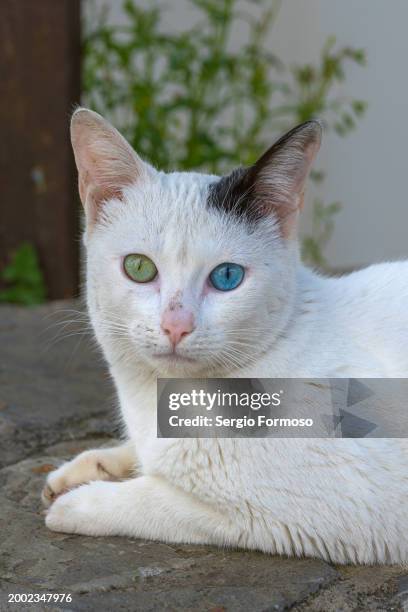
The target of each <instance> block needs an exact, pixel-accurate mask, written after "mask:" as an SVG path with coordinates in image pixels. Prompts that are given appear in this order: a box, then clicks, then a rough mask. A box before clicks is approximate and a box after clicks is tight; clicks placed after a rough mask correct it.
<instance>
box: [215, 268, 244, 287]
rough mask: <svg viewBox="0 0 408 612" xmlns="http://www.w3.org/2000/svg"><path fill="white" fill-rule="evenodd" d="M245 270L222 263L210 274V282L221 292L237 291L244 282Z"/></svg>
mask: <svg viewBox="0 0 408 612" xmlns="http://www.w3.org/2000/svg"><path fill="white" fill-rule="evenodd" d="M244 276H245V270H244V268H243V267H242V266H240V265H239V264H235V263H222V264H220V265H219V266H217V267H216V268H214V270H213V271H212V272H211V274H210V281H211V283H212V284H213V286H214V287H215V288H216V289H218V290H219V291H231V290H232V289H236V288H237V287H238V286H239V285H240V284H241V283H242V281H243V278H244Z"/></svg>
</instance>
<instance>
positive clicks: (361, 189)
mask: <svg viewBox="0 0 408 612" xmlns="http://www.w3.org/2000/svg"><path fill="white" fill-rule="evenodd" d="M88 1H89V0H86V2H88ZM105 1H106V0H105ZM271 1H272V0H271ZM97 2H98V3H99V4H101V3H103V2H104V0H97ZM109 4H110V5H111V6H112V8H113V15H114V19H115V20H116V19H120V5H121V1H120V0H110V1H109ZM165 4H168V6H169V14H168V18H167V19H168V27H169V28H177V29H179V28H183V25H184V24H187V23H191V17H192V15H191V12H186V8H185V7H186V3H185V0H173V1H168V2H165ZM407 23H408V1H407V0H392V2H386V0H283V2H282V6H281V9H280V15H279V17H278V20H277V22H276V24H275V28H274V31H273V32H272V36H271V48H272V49H273V50H274V51H275V52H276V53H277V54H278V55H279V56H281V57H282V58H283V59H284V60H285V61H286V62H289V63H291V62H302V61H314V60H316V58H317V57H318V53H319V49H320V47H321V45H322V43H323V41H324V40H325V39H326V37H327V36H328V35H330V34H334V35H335V36H336V37H337V40H338V42H339V44H341V45H343V44H350V45H353V46H357V47H363V48H365V49H366V52H367V56H368V66H367V67H365V68H360V67H353V66H350V69H349V70H348V72H347V80H346V84H345V85H344V86H343V87H342V93H345V94H348V95H352V96H353V97H357V98H362V99H365V100H367V101H368V103H369V107H368V110H367V113H366V116H365V117H364V119H363V120H362V121H361V122H360V123H359V125H358V128H357V130H356V131H355V132H353V133H352V134H350V135H349V136H347V137H346V138H344V139H342V138H340V137H338V136H336V135H334V134H329V135H327V137H326V138H325V141H324V144H323V147H322V151H321V153H320V156H319V160H318V164H319V165H320V166H322V167H323V168H324V169H325V170H326V171H327V174H328V177H327V179H326V182H325V186H324V189H323V192H322V195H323V197H324V198H325V200H326V201H328V202H329V201H333V200H340V201H341V202H342V203H343V210H342V211H341V213H340V214H339V215H338V216H337V221H336V228H335V233H334V236H333V238H332V240H331V242H330V244H329V245H328V248H327V251H326V255H327V258H328V261H329V264H330V265H331V266H333V267H336V268H348V267H354V266H361V265H364V264H367V263H370V262H374V261H381V260H384V259H396V258H401V257H408V238H407V232H408V194H407V188H406V183H407V180H408V151H406V150H405V149H406V142H407V141H408V121H407V119H406V118H407V112H406V111H407V110H408V70H407V63H406V62H407V58H408V35H407V25H406V24H407ZM239 37H240V33H237V36H236V40H235V44H239ZM309 223H310V210H309V214H308V212H307V211H306V213H305V219H304V222H303V225H304V228H306V229H307V227H308V225H309Z"/></svg>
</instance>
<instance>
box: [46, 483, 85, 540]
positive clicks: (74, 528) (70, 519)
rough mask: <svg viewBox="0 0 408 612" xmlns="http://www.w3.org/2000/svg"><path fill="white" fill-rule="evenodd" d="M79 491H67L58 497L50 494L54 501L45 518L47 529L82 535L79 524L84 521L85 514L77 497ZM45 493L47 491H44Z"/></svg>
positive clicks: (79, 498)
mask: <svg viewBox="0 0 408 612" xmlns="http://www.w3.org/2000/svg"><path fill="white" fill-rule="evenodd" d="M47 486H48V485H47ZM81 488H82V487H81ZM45 489H47V487H45ZM79 490H80V489H77V490H74V491H69V492H68V493H65V494H64V495H58V497H57V496H56V494H55V493H54V492H52V493H51V495H52V494H53V495H54V496H53V499H54V500H55V501H54V502H53V503H52V505H51V506H50V508H49V510H48V512H47V516H46V518H45V524H46V526H47V527H48V529H51V531H59V532H63V533H83V532H82V531H81V523H82V522H83V521H84V519H85V517H86V514H87V513H86V507H85V506H84V504H83V502H82V500H81V496H78V495H77V493H78V492H79ZM51 491H52V489H51ZM47 493H48V491H46V494H47Z"/></svg>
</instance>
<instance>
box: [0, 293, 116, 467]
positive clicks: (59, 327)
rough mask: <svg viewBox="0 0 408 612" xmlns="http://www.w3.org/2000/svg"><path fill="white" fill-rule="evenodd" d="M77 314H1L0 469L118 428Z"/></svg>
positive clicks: (46, 309)
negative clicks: (62, 442) (61, 444)
mask: <svg viewBox="0 0 408 612" xmlns="http://www.w3.org/2000/svg"><path fill="white" fill-rule="evenodd" d="M78 308H79V306H78V304H76V303H75V302H62V303H61V302H56V303H54V304H53V305H51V306H43V307H39V308H13V307H8V306H2V307H1V308H0V467H2V466H4V465H9V464H11V463H13V462H15V461H18V460H19V459H22V458H24V457H27V455H29V454H30V453H33V452H37V451H38V450H39V449H41V448H45V447H46V446H48V445H50V444H54V443H56V442H59V441H60V440H69V439H70V438H74V437H75V436H76V435H77V432H78V431H80V433H81V436H85V435H88V434H90V435H92V434H95V433H100V434H105V433H107V432H112V431H113V429H114V427H115V415H114V412H113V410H112V405H113V398H114V392H113V388H112V386H111V384H110V381H109V379H108V376H107V372H106V370H105V369H104V367H103V363H102V359H101V356H100V353H99V352H98V349H97V348H96V346H93V344H92V343H91V342H90V336H89V333H88V334H87V327H86V325H85V324H84V323H82V322H81V321H80V319H83V315H82V316H80V315H79V314H78Z"/></svg>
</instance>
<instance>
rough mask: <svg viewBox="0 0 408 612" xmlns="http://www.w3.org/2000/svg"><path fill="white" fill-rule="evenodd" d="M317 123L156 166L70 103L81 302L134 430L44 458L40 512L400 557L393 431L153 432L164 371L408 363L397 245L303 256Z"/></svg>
mask: <svg viewBox="0 0 408 612" xmlns="http://www.w3.org/2000/svg"><path fill="white" fill-rule="evenodd" d="M320 136H321V128H320V125H319V124H318V123H317V122H314V121H311V122H307V123H305V124H303V125H301V126H299V127H297V128H295V129H294V130H292V131H291V132H289V133H288V134H287V135H286V136H284V137H283V138H281V139H280V140H279V141H278V142H277V143H276V144H275V145H274V146H273V147H272V148H271V149H269V150H268V151H267V152H266V153H265V154H264V155H263V156H262V157H261V158H260V159H259V160H258V162H257V163H256V164H255V165H254V166H253V167H251V168H249V169H241V170H237V171H235V172H233V173H232V174H231V175H230V176H228V177H224V178H221V179H220V178H218V177H216V176H207V175H203V174H198V173H193V172H191V173H177V172H175V173H170V174H165V173H162V172H158V171H156V170H155V169H153V168H152V167H151V166H149V165H148V164H146V163H145V162H143V161H142V160H141V159H140V158H139V157H138V156H137V155H136V154H135V153H134V151H133V150H132V149H131V147H130V146H129V145H128V143H127V142H126V141H125V140H124V139H123V137H122V136H121V135H120V134H119V133H118V132H117V131H116V130H115V129H114V128H113V127H112V126H110V125H109V124H108V123H107V122H106V121H105V120H104V119H103V118H102V117H100V116H99V115H97V114H96V113H93V112H91V111H89V110H86V109H79V110H77V111H76V112H75V113H74V116H73V119H72V143H73V147H74V152H75V159H76V163H77V166H78V171H79V189H80V195H81V199H82V202H83V204H84V208H85V213H86V222H87V223H86V232H85V243H86V247H87V297H88V306H89V312H90V316H91V320H92V323H93V326H94V329H95V333H96V336H97V339H98V341H99V343H100V345H101V347H102V349H103V352H104V354H105V357H106V359H107V361H108V363H109V367H110V371H111V374H112V377H113V379H114V381H115V384H116V388H117V392H118V395H119V400H120V407H121V412H122V416H123V421H124V423H125V425H126V437H127V442H126V443H125V444H124V445H122V446H118V447H117V448H112V449H100V450H92V451H88V452H85V453H82V454H81V455H79V456H78V457H77V458H76V459H74V460H73V461H71V462H69V463H67V464H65V465H63V466H62V467H60V468H59V469H58V470H56V471H55V472H53V473H52V474H50V475H49V477H48V481H47V485H46V487H45V489H44V492H43V498H44V500H45V502H46V503H48V504H50V503H51V506H50V508H49V510H48V514H47V518H46V524H47V525H48V527H49V528H50V529H52V530H54V531H62V532H68V533H81V534H88V535H108V534H109V535H112V534H118V535H126V536H134V537H139V538H151V539H157V540H164V541H167V542H189V543H197V544H217V545H221V546H232V547H244V548H249V549H259V550H262V551H265V552H269V553H284V554H289V555H309V556H316V557H321V558H323V559H326V560H330V561H334V562H339V563H348V562H353V563H372V562H381V563H392V562H403V561H408V504H407V501H408V444H407V443H406V442H405V441H404V440H397V439H393V440H390V439H364V440H363V439H362V440H359V439H297V440H293V439H262V440H259V439H256V440H251V439H220V440H217V439H197V440H194V439H193V440H191V439H171V440H168V439H157V438H156V410H155V408H156V378H157V377H158V376H166V377H193V376H197V377H198V376H200V377H214V376H217V377H349V376H350V377H351V376H355V377H378V376H381V377H385V376H387V377H405V376H407V375H408V263H390V264H382V265H377V266H372V267H371V268H368V269H367V270H363V271H361V272H356V273H353V274H351V275H350V276H347V277H343V278H340V279H330V278H322V277H320V276H318V275H316V274H315V273H313V272H312V271H310V270H307V269H306V268H304V267H303V266H302V264H301V263H300V261H299V255H298V242H297V239H296V226H297V217H298V213H299V210H300V209H301V207H302V203H303V192H304V186H305V181H306V178H307V175H308V172H309V169H310V166H311V164H312V162H313V159H314V157H315V154H316V153H317V151H318V148H319V144H320ZM221 264H225V265H221ZM226 264H228V265H226ZM115 479H116V480H120V481H119V482H118V481H116V482H115V481H114V480H115ZM112 481H113V482H112ZM78 485H81V486H78ZM68 489H72V490H71V491H69V492H67V490H68ZM61 493H63V495H61ZM52 502H53V503H52Z"/></svg>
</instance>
